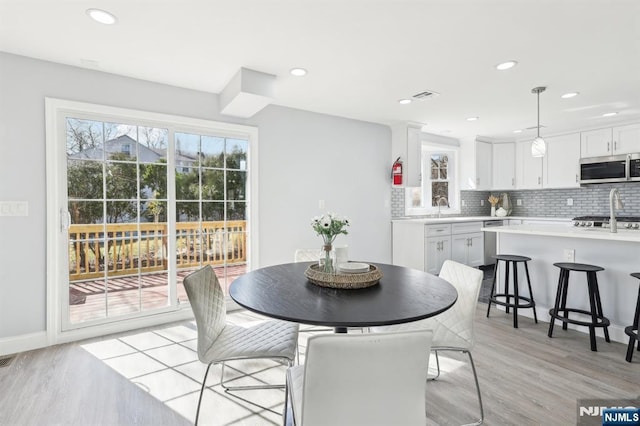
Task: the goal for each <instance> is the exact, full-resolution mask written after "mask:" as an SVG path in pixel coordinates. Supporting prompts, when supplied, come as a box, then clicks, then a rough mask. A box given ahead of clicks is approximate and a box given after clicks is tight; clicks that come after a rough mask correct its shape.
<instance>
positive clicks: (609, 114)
mask: <svg viewBox="0 0 640 426" xmlns="http://www.w3.org/2000/svg"><path fill="white" fill-rule="evenodd" d="M617 114H618V113H617V112H607V113H604V114H602V116H603V117H613V116H614V115H617Z"/></svg>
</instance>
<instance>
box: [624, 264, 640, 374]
mask: <svg viewBox="0 0 640 426" xmlns="http://www.w3.org/2000/svg"><path fill="white" fill-rule="evenodd" d="M631 276H632V277H634V278H640V272H634V273H633V274H631ZM638 323H640V286H638V301H637V302H636V315H635V316H634V317H633V325H630V326H629V327H626V328H625V329H624V332H625V334H626V335H627V336H629V347H628V348H627V361H629V362H631V357H632V356H633V347H634V343H635V342H638V350H639V351H640V337H638Z"/></svg>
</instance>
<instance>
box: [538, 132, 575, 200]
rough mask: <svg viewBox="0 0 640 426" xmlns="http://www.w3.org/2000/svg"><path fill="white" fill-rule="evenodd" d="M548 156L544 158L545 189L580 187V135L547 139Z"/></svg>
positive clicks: (573, 134)
mask: <svg viewBox="0 0 640 426" xmlns="http://www.w3.org/2000/svg"><path fill="white" fill-rule="evenodd" d="M545 140H546V142H547V154H546V155H545V156H544V162H543V163H544V165H543V171H544V180H543V186H544V187H545V188H575V187H579V186H580V183H579V182H578V180H579V179H578V178H579V173H578V172H579V168H580V133H572V134H569V135H562V136H553V137H549V138H546V139H545Z"/></svg>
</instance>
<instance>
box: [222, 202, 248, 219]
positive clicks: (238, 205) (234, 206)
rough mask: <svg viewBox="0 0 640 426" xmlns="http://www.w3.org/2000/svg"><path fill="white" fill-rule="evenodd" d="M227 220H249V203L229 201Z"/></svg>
mask: <svg viewBox="0 0 640 426" xmlns="http://www.w3.org/2000/svg"><path fill="white" fill-rule="evenodd" d="M227 220H247V203H245V202H242V201H231V202H228V203H227Z"/></svg>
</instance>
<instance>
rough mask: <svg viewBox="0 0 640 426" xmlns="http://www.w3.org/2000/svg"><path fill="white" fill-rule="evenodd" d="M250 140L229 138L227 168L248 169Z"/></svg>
mask: <svg viewBox="0 0 640 426" xmlns="http://www.w3.org/2000/svg"><path fill="white" fill-rule="evenodd" d="M248 146H249V141H245V140H240V139H227V149H226V152H227V168H228V169H236V170H246V169H247V148H248Z"/></svg>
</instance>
